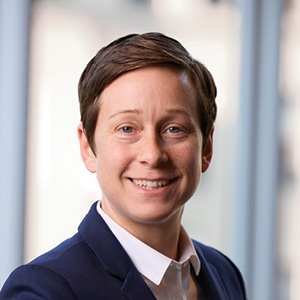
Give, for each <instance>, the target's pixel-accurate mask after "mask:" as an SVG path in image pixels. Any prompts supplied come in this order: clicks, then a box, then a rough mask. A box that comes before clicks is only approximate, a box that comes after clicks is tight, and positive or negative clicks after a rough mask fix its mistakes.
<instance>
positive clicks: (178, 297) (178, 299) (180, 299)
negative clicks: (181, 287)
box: [174, 294, 182, 300]
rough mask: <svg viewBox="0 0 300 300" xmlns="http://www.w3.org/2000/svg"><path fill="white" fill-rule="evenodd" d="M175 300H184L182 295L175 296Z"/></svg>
mask: <svg viewBox="0 0 300 300" xmlns="http://www.w3.org/2000/svg"><path fill="white" fill-rule="evenodd" d="M174 300H182V297H181V295H179V294H177V295H175V297H174Z"/></svg>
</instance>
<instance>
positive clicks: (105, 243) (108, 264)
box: [78, 202, 155, 300]
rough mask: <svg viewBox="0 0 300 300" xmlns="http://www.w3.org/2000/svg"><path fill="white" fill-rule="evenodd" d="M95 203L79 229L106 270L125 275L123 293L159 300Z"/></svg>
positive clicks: (146, 299) (135, 299) (116, 274)
mask: <svg viewBox="0 0 300 300" xmlns="http://www.w3.org/2000/svg"><path fill="white" fill-rule="evenodd" d="M96 205H97V202H96V203H94V204H93V205H92V207H91V209H90V211H89V213H88V214H87V216H86V217H85V219H84V220H83V221H82V223H81V224H80V226H79V228H78V231H79V233H80V235H81V236H82V237H83V238H84V240H85V241H86V243H87V244H88V245H89V246H90V248H91V249H93V251H94V253H95V254H96V255H97V257H98V259H99V260H100V261H101V263H102V264H103V266H104V267H105V269H106V271H107V272H108V273H110V274H112V275H114V276H117V277H119V278H122V279H123V285H122V288H121V291H122V293H123V294H124V295H125V296H126V297H127V298H128V299H130V300H140V299H143V300H155V297H154V296H153V294H152V292H151V290H150V289H149V287H148V286H147V284H146V283H145V281H144V280H143V278H142V277H141V275H140V273H139V272H138V270H137V269H136V267H135V266H134V264H133V263H132V261H131V259H130V257H129V256H128V254H127V252H126V251H125V250H124V248H123V247H122V245H121V244H120V243H119V241H118V240H117V238H116V237H115V236H114V234H113V233H112V232H111V230H110V229H109V227H108V226H107V225H106V223H105V222H104V220H103V219H102V218H101V216H100V215H99V214H98V212H97V210H96Z"/></svg>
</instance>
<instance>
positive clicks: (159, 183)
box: [132, 179, 170, 190]
mask: <svg viewBox="0 0 300 300" xmlns="http://www.w3.org/2000/svg"><path fill="white" fill-rule="evenodd" d="M132 182H133V183H134V184H135V185H137V186H139V187H141V188H143V189H146V190H156V189H159V188H161V187H164V186H166V185H168V184H169V182H170V180H141V179H132Z"/></svg>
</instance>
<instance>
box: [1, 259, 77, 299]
mask: <svg viewBox="0 0 300 300" xmlns="http://www.w3.org/2000/svg"><path fill="white" fill-rule="evenodd" d="M12 299H13V300H27V299H31V300H46V299H49V300H50V299H51V300H52V299H53V300H54V299H65V300H75V299H76V298H75V296H74V294H73V291H72V289H71V287H70V286H69V284H68V283H67V282H66V281H65V280H64V278H63V277H61V276H60V275H59V274H57V273H56V272H54V271H53V270H50V269H49V268H46V267H43V266H41V265H34V264H29V265H23V266H20V267H18V268H17V269H15V270H14V271H13V272H12V273H11V274H10V276H9V277H8V279H7V280H6V282H5V284H4V285H3V288H2V290H1V292H0V300H12Z"/></svg>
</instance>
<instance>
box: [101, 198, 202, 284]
mask: <svg viewBox="0 0 300 300" xmlns="http://www.w3.org/2000/svg"><path fill="white" fill-rule="evenodd" d="M100 203H101V202H100V201H99V204H98V205H97V211H98V213H99V214H100V215H101V217H102V218H103V219H104V221H105V222H106V224H107V225H108V227H109V228H110V229H111V231H112V232H113V234H114V235H115V236H116V237H117V239H118V240H119V242H120V243H121V245H122V246H123V248H124V249H125V251H126V252H127V254H128V255H129V257H130V259H131V260H132V262H133V264H134V265H135V266H136V268H137V269H138V271H139V272H140V273H141V274H142V275H143V276H145V277H147V278H148V279H150V280H151V281H152V282H153V283H155V284H156V285H159V284H160V282H161V280H162V278H163V276H164V274H165V272H166V270H167V269H168V267H169V265H170V264H171V263H172V262H173V260H172V259H170V258H168V257H167V256H165V255H163V254H161V253H160V252H158V251H156V250H155V249H153V248H151V247H149V246H148V245H146V244H145V243H143V242H142V241H140V240H139V239H137V238H136V237H135V236H133V235H132V234H130V233H129V232H128V231H126V230H125V229H124V228H122V227H121V226H119V225H118V224H117V223H116V222H115V221H113V220H112V219H111V218H110V217H109V216H108V215H107V214H105V213H104V211H103V210H102V209H101V206H100ZM179 251H180V259H179V262H178V263H180V264H184V263H185V262H187V261H188V260H190V262H191V264H192V266H193V268H194V271H195V274H196V275H198V274H199V272H200V260H199V258H198V255H197V253H196V250H195V248H194V246H193V243H192V241H191V239H190V238H189V236H188V234H187V232H186V231H185V229H184V228H183V226H181V230H180V238H179Z"/></svg>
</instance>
